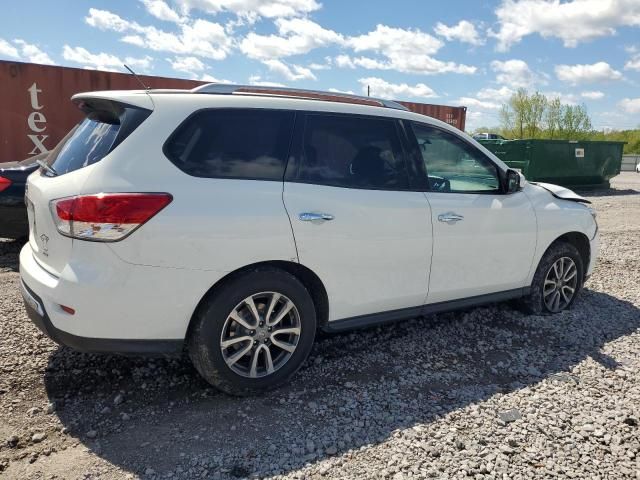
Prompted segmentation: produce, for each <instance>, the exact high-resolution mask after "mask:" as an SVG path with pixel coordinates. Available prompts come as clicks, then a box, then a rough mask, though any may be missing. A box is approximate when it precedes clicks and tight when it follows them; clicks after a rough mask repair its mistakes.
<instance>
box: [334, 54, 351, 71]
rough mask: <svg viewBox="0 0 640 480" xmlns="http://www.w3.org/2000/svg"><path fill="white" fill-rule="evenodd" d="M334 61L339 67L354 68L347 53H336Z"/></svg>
mask: <svg viewBox="0 0 640 480" xmlns="http://www.w3.org/2000/svg"><path fill="white" fill-rule="evenodd" d="M334 62H335V64H336V65H337V66H338V67H340V68H356V66H355V64H354V63H353V61H352V60H351V57H350V56H349V55H338V56H337V57H336V58H335V59H334Z"/></svg>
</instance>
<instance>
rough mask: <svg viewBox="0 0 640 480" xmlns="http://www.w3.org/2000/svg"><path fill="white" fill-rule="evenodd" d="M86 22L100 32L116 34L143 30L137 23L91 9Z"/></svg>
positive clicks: (107, 12) (103, 11) (105, 11)
mask: <svg viewBox="0 0 640 480" xmlns="http://www.w3.org/2000/svg"><path fill="white" fill-rule="evenodd" d="M84 21H85V22H87V24H89V25H91V26H92V27H95V28H98V29H100V30H113V31H114V32H124V31H126V30H139V29H142V27H141V26H140V25H139V24H137V23H136V22H129V21H127V20H125V19H124V18H122V17H120V16H119V15H116V14H115V13H111V12H109V11H107V10H99V9H97V8H90V9H89V15H88V16H87V17H85V19H84Z"/></svg>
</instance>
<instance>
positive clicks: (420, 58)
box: [335, 55, 477, 75]
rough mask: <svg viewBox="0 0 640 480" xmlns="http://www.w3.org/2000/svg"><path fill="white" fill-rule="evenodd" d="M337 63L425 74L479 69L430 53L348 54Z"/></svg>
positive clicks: (340, 56) (468, 72) (472, 71)
mask: <svg viewBox="0 0 640 480" xmlns="http://www.w3.org/2000/svg"><path fill="white" fill-rule="evenodd" d="M335 63H336V65H337V66H338V67H343V68H356V67H362V68H366V69H368V70H395V71H397V72H401V73H418V74H423V75H436V74H441V73H461V74H466V75H471V74H474V73H475V72H476V71H477V68H476V67H472V66H469V65H462V64H457V63H454V62H443V61H441V60H437V59H435V58H433V57H430V56H429V55H416V56H414V57H402V56H394V57H390V58H387V59H377V58H371V57H355V58H352V57H349V56H348V55H339V56H337V57H336V58H335Z"/></svg>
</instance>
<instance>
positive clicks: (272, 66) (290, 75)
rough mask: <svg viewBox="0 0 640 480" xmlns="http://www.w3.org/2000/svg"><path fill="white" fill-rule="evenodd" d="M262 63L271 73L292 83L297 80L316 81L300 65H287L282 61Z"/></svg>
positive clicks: (309, 71)
mask: <svg viewBox="0 0 640 480" xmlns="http://www.w3.org/2000/svg"><path fill="white" fill-rule="evenodd" d="M262 63H264V64H265V65H266V66H267V67H268V68H269V70H271V71H272V72H274V73H276V74H278V75H280V76H282V77H284V78H286V79H287V80H289V81H292V82H295V81H297V80H316V76H315V75H314V74H313V72H312V71H311V70H309V69H308V68H305V67H302V66H300V65H287V64H286V63H284V62H283V61H282V60H277V59H271V60H263V62H262Z"/></svg>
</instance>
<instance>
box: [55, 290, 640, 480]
mask: <svg viewBox="0 0 640 480" xmlns="http://www.w3.org/2000/svg"><path fill="white" fill-rule="evenodd" d="M639 328H640V310H639V309H638V308H637V307H636V306H634V305H633V304H631V303H629V302H627V301H623V300H620V299H618V298H615V297H613V296H610V295H607V294H605V293H599V292H595V291H592V290H589V289H585V290H584V291H583V293H582V295H581V297H580V298H579V299H578V301H577V302H576V304H575V305H574V307H573V308H572V310H570V311H568V312H563V313H561V314H558V315H554V316H548V317H539V316H527V315H524V314H522V313H520V312H519V311H516V310H514V309H512V308H511V307H510V306H509V305H506V304H500V305H491V306H488V307H482V308H477V309H471V310H467V311H463V312H458V313H451V314H442V315H436V316H430V317H427V318H423V319H415V320H409V321H406V322H401V323H398V324H395V325H392V326H386V327H379V328H374V329H371V330H367V331H358V332H353V333H345V334H339V335H333V336H325V337H322V338H321V339H320V341H319V342H318V343H317V345H316V346H315V347H314V351H313V353H312V355H311V357H310V359H309V360H308V361H307V363H306V365H305V366H304V367H303V369H302V370H301V371H300V373H298V375H296V376H295V377H294V379H293V381H292V382H291V383H290V384H289V385H287V386H286V387H284V388H281V389H279V390H276V391H273V392H270V393H268V394H265V395H262V396H259V397H253V398H234V397H230V396H227V395H225V394H222V393H219V392H217V391H215V390H214V389H213V388H211V387H209V386H208V385H207V384H205V383H204V381H202V380H201V379H200V377H199V376H198V375H197V373H196V372H195V371H194V369H193V368H192V367H191V365H190V363H189V362H188V360H187V359H185V358H180V359H152V360H145V359H135V358H125V357H118V356H93V355H84V354H79V353H74V352H72V351H70V350H68V349H66V348H60V349H58V350H57V351H55V352H54V353H53V354H52V355H51V357H50V360H49V366H48V369H47V372H46V377H45V385H46V389H47V394H48V396H49V398H50V400H51V401H54V402H56V404H57V405H58V408H57V410H56V414H57V415H58V416H59V418H60V420H61V421H62V423H63V424H64V425H65V426H66V427H67V428H68V430H69V434H70V435H72V436H74V437H77V438H78V439H79V440H80V441H81V442H82V443H84V444H85V445H86V446H87V447H88V448H89V449H91V450H92V451H93V452H94V453H96V454H97V455H99V456H101V457H102V458H104V459H106V460H107V461H109V462H111V463H113V464H115V465H118V466H120V467H121V468H123V469H125V470H127V471H130V472H132V473H135V474H139V475H143V476H144V473H145V469H146V468H147V467H152V468H153V470H155V472H157V474H158V476H162V477H164V476H165V475H167V474H169V473H172V474H173V475H177V476H178V477H181V476H183V475H185V476H189V477H191V476H196V475H203V476H205V477H206V478H210V477H208V476H207V475H211V476H213V475H214V474H216V475H217V474H221V475H222V477H223V478H227V477H229V478H240V477H246V476H249V475H256V476H259V477H261V476H265V475H271V474H276V473H286V472H289V471H293V470H297V469H299V468H301V467H303V466H304V465H305V464H307V463H313V462H318V461H320V460H321V459H323V458H325V457H327V456H330V455H336V454H338V455H339V454H340V453H344V452H346V451H347V450H349V449H356V448H359V447H362V446H365V445H373V444H378V443H381V442H384V441H385V440H386V439H388V438H389V437H390V436H391V435H392V434H393V432H394V431H396V430H398V429H407V428H410V427H414V426H416V425H424V424H429V423H430V422H433V421H435V420H437V419H439V418H441V417H442V416H444V415H446V414H448V413H450V412H452V411H455V410H459V409H463V408H465V407H467V406H470V405H472V404H478V403H480V402H483V401H484V400H486V399H488V398H489V397H491V396H493V395H495V394H496V393H509V392H513V391H516V390H518V389H522V388H525V387H527V386H531V385H534V384H536V383H538V382H542V381H547V380H551V381H562V382H565V381H567V382H568V381H575V382H580V378H579V377H576V375H575V374H571V373H570V370H571V369H572V367H574V366H575V365H577V364H578V363H580V362H582V361H583V360H585V359H587V358H589V357H590V358H591V359H593V361H595V362H597V363H598V364H599V365H600V366H601V368H603V369H617V368H621V365H622V364H623V362H624V361H625V359H622V358H612V357H611V356H609V355H607V354H605V353H604V352H603V351H602V349H603V346H605V344H607V343H608V342H611V341H613V340H615V339H617V338H620V337H622V336H625V335H628V334H630V333H632V332H634V331H636V330H638V329H639ZM118 394H120V395H121V398H119V397H118V398H116V397H117V395H118ZM114 399H115V403H114ZM120 400H123V401H122V402H121V403H120ZM105 407H108V408H105ZM495 428H502V427H501V426H500V424H499V420H498V412H497V411H496V426H495ZM91 430H93V431H94V432H90V431H91ZM87 432H90V433H91V435H90V436H92V437H93V436H94V435H93V434H94V433H95V434H96V435H95V438H88V436H87V435H86V434H87ZM183 472H184V473H183ZM187 472H191V473H188V474H187ZM174 478H175V477H174Z"/></svg>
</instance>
